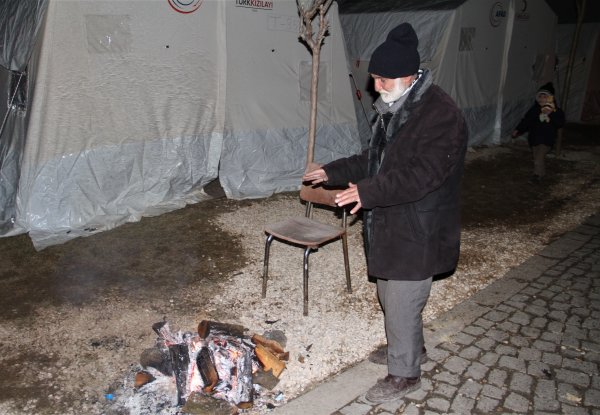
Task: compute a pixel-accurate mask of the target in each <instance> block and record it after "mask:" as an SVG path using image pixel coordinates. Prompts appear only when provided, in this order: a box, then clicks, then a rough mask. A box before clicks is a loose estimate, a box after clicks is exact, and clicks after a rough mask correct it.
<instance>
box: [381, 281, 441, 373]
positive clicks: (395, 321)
mask: <svg viewBox="0 0 600 415" xmlns="http://www.w3.org/2000/svg"><path fill="white" fill-rule="evenodd" d="M431 280H432V279H431V278H428V279H426V280H424V281H395V280H381V279H378V280H377V294H378V295H379V301H380V302H381V307H382V308H383V313H384V316H385V333H386V336H387V345H388V356H387V358H388V373H389V374H390V375H394V376H402V377H406V378H412V377H417V376H421V352H422V350H423V345H424V339H423V317H422V312H423V308H425V304H427V299H428V298H429V293H430V292H431Z"/></svg>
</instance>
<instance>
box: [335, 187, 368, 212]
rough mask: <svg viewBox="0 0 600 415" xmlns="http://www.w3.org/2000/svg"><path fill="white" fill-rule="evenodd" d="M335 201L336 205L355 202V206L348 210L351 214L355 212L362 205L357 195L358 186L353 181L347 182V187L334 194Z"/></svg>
mask: <svg viewBox="0 0 600 415" xmlns="http://www.w3.org/2000/svg"><path fill="white" fill-rule="evenodd" d="M335 203H337V205H338V206H346V205H348V204H350V203H356V206H354V207H353V208H352V210H351V211H350V213H351V214H355V213H356V212H358V210H359V209H360V208H361V207H362V203H361V202H360V196H359V195H358V187H357V186H356V185H355V184H354V183H348V188H347V189H346V190H344V191H343V192H340V193H338V194H337V195H335Z"/></svg>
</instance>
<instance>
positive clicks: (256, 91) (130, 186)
mask: <svg viewBox="0 0 600 415" xmlns="http://www.w3.org/2000/svg"><path fill="white" fill-rule="evenodd" d="M5 3H12V4H5V5H4V6H2V7H4V8H5V10H6V13H3V14H2V15H3V16H2V19H0V29H2V30H0V33H2V35H0V46H3V49H2V57H1V59H2V61H1V62H0V64H1V65H2V68H0V91H2V92H4V93H6V94H7V95H8V96H9V99H8V102H9V104H10V106H4V105H5V104H4V102H5V101H4V100H0V103H1V104H0V105H2V107H0V111H1V114H0V115H3V118H4V120H5V122H3V124H2V131H1V136H0V138H1V140H0V179H1V181H0V207H1V208H2V209H1V210H2V212H3V216H2V217H0V231H1V232H0V234H3V235H13V234H16V233H23V232H29V235H30V236H31V238H32V240H33V243H34V245H35V246H36V247H37V248H43V247H45V246H47V245H49V244H53V243H59V242H63V241H65V240H67V239H70V238H73V237H76V236H85V235H89V234H91V233H94V232H98V231H101V230H106V229H110V228H112V227H115V226H117V225H119V224H122V223H124V222H128V221H135V220H139V219H140V218H141V217H142V216H148V215H155V214H159V213H163V212H166V211H169V210H172V209H176V208H180V207H182V206H184V205H185V204H186V203H190V202H195V201H197V200H199V197H200V196H199V194H200V193H201V192H200V190H201V188H202V187H203V186H204V185H206V184H207V183H209V182H210V181H212V180H213V179H215V178H217V177H218V178H219V180H220V182H221V185H222V186H223V188H224V190H225V193H226V195H227V196H228V197H231V198H255V197H263V196H268V195H270V194H272V193H273V192H280V191H284V190H295V189H297V188H298V187H299V179H300V177H301V175H302V172H303V170H304V164H305V157H306V136H307V129H308V119H309V103H308V100H309V88H310V60H311V56H310V53H309V51H308V49H307V48H306V47H305V46H304V45H303V44H301V43H300V42H299V40H298V26H299V17H298V13H297V8H296V3H295V1H293V0H278V1H271V0H228V1H222V0H221V1H219V0H204V1H202V0H194V1H185V2H183V1H179V0H153V1H148V0H147V1H141V0H137V1H136V0H107V1H89V0H37V1H36V0H32V1H23V2H5ZM328 18H329V22H330V25H331V26H330V31H329V32H330V35H329V36H328V37H327V38H326V39H325V44H324V46H323V49H322V53H321V74H320V76H321V78H320V79H321V82H320V88H319V107H318V108H319V114H318V132H317V143H316V149H315V160H317V161H321V162H326V161H329V160H332V159H335V158H338V157H341V156H346V155H350V154H353V153H356V152H357V151H359V150H360V142H359V139H358V134H357V129H356V118H355V112H354V108H353V103H352V100H353V98H352V90H351V87H350V80H349V78H348V69H347V60H346V56H345V48H344V43H343V37H342V35H341V28H340V24H339V18H338V14H337V6H336V5H335V4H334V5H333V6H332V7H331V9H330V11H329V13H328ZM38 31H39V33H37V32H38ZM23 33H25V34H26V36H23ZM36 33H37V36H36ZM25 74H26V75H25ZM17 80H20V81H22V82H20V83H19V85H18V86H17Z"/></svg>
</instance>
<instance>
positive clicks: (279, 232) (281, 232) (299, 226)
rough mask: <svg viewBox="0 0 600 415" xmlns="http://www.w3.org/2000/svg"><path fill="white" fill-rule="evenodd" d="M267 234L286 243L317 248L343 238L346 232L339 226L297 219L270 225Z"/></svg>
mask: <svg viewBox="0 0 600 415" xmlns="http://www.w3.org/2000/svg"><path fill="white" fill-rule="evenodd" d="M265 232H267V233H269V234H271V235H273V236H275V237H276V238H279V239H283V240H285V241H289V242H293V243H296V244H300V245H304V246H309V247H314V248H316V247H318V246H319V245H321V244H323V243H325V242H328V241H331V240H333V239H336V238H339V237H341V236H342V235H343V234H344V232H345V230H344V228H342V227H339V226H333V225H328V224H326V223H321V222H318V221H316V220H313V219H309V218H305V217H297V218H290V219H286V220H283V221H281V222H277V223H272V224H269V225H268V226H267V227H266V228H265Z"/></svg>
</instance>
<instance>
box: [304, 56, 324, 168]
mask: <svg viewBox="0 0 600 415" xmlns="http://www.w3.org/2000/svg"><path fill="white" fill-rule="evenodd" d="M320 60H321V48H320V47H316V48H314V49H313V53H312V77H311V82H310V124H309V127H308V149H307V154H306V166H308V165H309V164H310V163H312V162H313V160H314V158H315V141H316V136H317V101H318V98H319V96H318V93H319V63H320Z"/></svg>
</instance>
